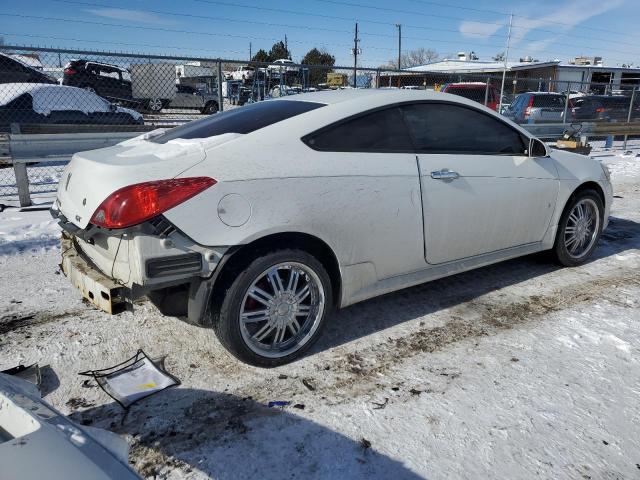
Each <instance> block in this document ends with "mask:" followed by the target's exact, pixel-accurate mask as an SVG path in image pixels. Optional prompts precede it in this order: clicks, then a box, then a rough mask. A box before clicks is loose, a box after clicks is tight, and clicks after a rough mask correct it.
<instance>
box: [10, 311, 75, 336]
mask: <svg viewBox="0 0 640 480" xmlns="http://www.w3.org/2000/svg"><path fill="white" fill-rule="evenodd" d="M83 312H84V311H83V310H71V311H67V312H63V313H49V312H34V313H12V314H8V315H3V316H2V317H0V335H4V334H6V333H9V332H13V331H15V330H19V329H21V328H29V327H33V326H35V325H42V324H44V323H52V322H57V321H59V320H63V319H65V318H67V317H76V316H81V315H82V313H83Z"/></svg>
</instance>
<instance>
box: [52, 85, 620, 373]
mask: <svg viewBox="0 0 640 480" xmlns="http://www.w3.org/2000/svg"><path fill="white" fill-rule="evenodd" d="M611 198H612V190H611V184H610V181H609V175H608V172H607V170H606V169H605V168H604V167H603V166H601V165H600V164H599V163H598V162H596V161H594V160H592V159H590V158H588V157H584V156H580V155H575V154H571V153H566V152H561V151H557V150H549V149H548V148H547V147H546V146H545V145H544V144H543V143H542V142H541V141H540V140H538V139H536V138H532V137H531V136H530V134H529V133H527V132H526V131H525V130H524V129H522V128H521V127H519V126H518V125H516V124H514V123H512V122H511V121H509V120H506V119H505V118H503V117H501V116H500V115H498V114H496V113H495V112H493V111H491V110H490V109H488V108H485V107H483V106H482V105H480V104H478V103H476V102H473V101H470V100H466V99H464V98H461V97H458V96H453V95H448V94H443V93H437V92H428V91H427V92H424V91H406V90H405V91H390V90H385V91H381V90H350V91H349V90H345V91H335V92H318V93H310V94H302V95H297V96H295V97H288V98H282V99H278V100H269V101H266V102H261V103H256V104H252V105H249V106H245V107H243V108H239V109H235V110H231V111H228V112H224V113H219V114H216V115H213V116H211V117H208V118H205V119H202V120H198V121H194V122H192V123H189V124H187V125H184V126H181V127H177V128H175V129H172V130H168V131H165V132H151V133H149V134H145V135H143V136H141V137H138V138H135V139H132V140H129V141H126V142H124V143H121V144H119V145H116V146H114V147H110V148H105V149H101V150H95V151H90V152H82V153H78V154H76V155H74V157H73V160H72V161H71V163H70V164H69V165H68V167H67V168H66V170H65V172H64V174H63V176H62V179H61V181H60V186H59V190H58V196H57V201H56V203H55V206H54V207H53V209H52V214H53V215H54V216H55V217H56V218H58V219H59V220H60V224H61V226H62V228H63V230H64V238H63V244H64V247H63V249H62V252H63V261H62V266H63V270H64V272H65V273H66V275H67V276H68V277H69V278H70V279H71V281H72V282H73V283H74V284H75V285H76V286H77V287H78V288H79V289H80V290H81V291H82V294H83V295H84V296H85V297H86V298H88V299H89V300H90V301H92V302H93V303H95V304H96V305H97V306H99V307H100V308H102V309H104V310H106V311H110V312H113V311H115V310H117V309H119V308H123V307H124V306H126V304H130V303H131V301H132V300H133V299H135V298H138V297H140V296H143V295H147V296H149V298H151V300H152V301H153V302H154V303H155V304H156V305H157V306H158V307H159V308H160V310H161V311H162V312H164V313H166V314H170V315H183V316H188V317H189V319H191V320H192V321H196V322H199V323H201V324H203V325H210V326H212V327H213V329H214V330H215V332H216V334H217V336H218V338H219V339H220V341H221V342H222V344H223V345H224V346H225V347H226V348H227V349H228V350H229V351H230V352H231V353H233V354H234V355H235V356H236V357H238V358H239V359H241V360H243V361H245V362H248V363H251V364H254V365H260V366H274V365H279V364H283V363H286V362H288V361H290V360H292V359H294V358H296V357H298V356H299V355H301V354H302V353H303V352H304V351H305V350H306V349H308V348H309V347H310V346H311V345H312V343H313V342H314V340H316V339H317V337H318V335H319V333H320V331H321V329H322V326H323V324H324V323H325V320H326V318H327V317H328V315H329V314H330V312H331V311H332V309H334V308H336V307H337V308H340V307H345V306H347V305H351V304H353V303H356V302H359V301H362V300H366V299H368V298H371V297H374V296H377V295H381V294H384V293H387V292H391V291H394V290H398V289H401V288H405V287H409V286H412V285H416V284H419V283H422V282H426V281H429V280H433V279H436V278H441V277H444V276H447V275H452V274H455V273H458V272H462V271H465V270H470V269H473V268H476V267H480V266H483V265H488V264H491V263H495V262H499V261H502V260H505V259H509V258H513V257H517V256H520V255H526V254H530V253H533V252H538V251H543V250H550V251H551V252H553V254H554V255H555V257H556V258H557V259H558V261H559V262H560V263H562V264H563V265H568V266H574V265H580V264H582V263H584V262H585V261H586V260H587V259H588V258H589V257H590V256H591V254H592V252H593V251H594V249H595V248H596V245H597V242H598V238H599V236H600V234H601V231H602V229H603V228H605V227H606V225H607V219H608V214H609V209H610V206H611Z"/></svg>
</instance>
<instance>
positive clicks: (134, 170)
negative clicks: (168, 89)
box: [56, 135, 205, 228]
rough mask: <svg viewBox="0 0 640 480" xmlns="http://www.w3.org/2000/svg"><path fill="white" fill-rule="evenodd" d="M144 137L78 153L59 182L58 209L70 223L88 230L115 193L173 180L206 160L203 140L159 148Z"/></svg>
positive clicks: (175, 143) (169, 144)
mask: <svg viewBox="0 0 640 480" xmlns="http://www.w3.org/2000/svg"><path fill="white" fill-rule="evenodd" d="M145 136H147V137H148V135H141V136H140V137H136V138H134V139H131V140H127V141H126V142H122V143H120V144H118V145H114V146H113V147H108V148H101V149H98V150H91V151H87V152H79V153H76V154H75V155H74V156H73V158H72V159H71V162H69V164H68V165H67V167H66V168H65V169H64V172H63V174H62V177H61V179H60V183H59V185H58V195H57V201H56V208H57V209H58V210H59V211H60V212H61V213H62V214H63V215H64V216H65V217H66V218H67V219H68V220H69V221H70V222H72V223H74V224H75V225H76V226H78V227H80V228H85V227H86V226H87V225H88V223H89V221H90V220H91V216H92V215H93V214H94V212H95V211H96V209H97V208H98V206H99V205H100V204H101V203H102V202H103V201H104V200H105V199H106V198H107V197H108V196H109V195H110V194H112V193H113V192H115V191H116V190H118V189H120V188H122V187H125V186H127V185H132V184H135V183H141V182H148V181H152V180H163V179H168V178H174V177H176V176H177V175H179V174H180V173H181V172H183V171H184V170H186V169H188V168H189V167H192V166H193V165H195V164H196V163H198V162H201V161H202V160H204V158H205V151H204V148H203V145H204V142H203V141H202V140H172V141H170V142H168V143H165V144H158V143H153V142H149V141H148V140H146V139H145V138H144V137H145Z"/></svg>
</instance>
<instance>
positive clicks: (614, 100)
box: [600, 97, 631, 108]
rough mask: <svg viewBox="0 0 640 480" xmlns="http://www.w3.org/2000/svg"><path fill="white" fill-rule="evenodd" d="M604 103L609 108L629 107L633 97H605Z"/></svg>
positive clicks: (602, 100) (602, 99)
mask: <svg viewBox="0 0 640 480" xmlns="http://www.w3.org/2000/svg"><path fill="white" fill-rule="evenodd" d="M600 101H601V102H602V104H603V105H604V106H605V107H608V108H629V104H630V103H631V99H630V98H628V97H603V98H601V99H600Z"/></svg>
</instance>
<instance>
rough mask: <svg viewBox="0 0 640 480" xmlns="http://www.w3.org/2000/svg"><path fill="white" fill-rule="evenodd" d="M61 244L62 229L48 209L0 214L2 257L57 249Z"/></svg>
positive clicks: (15, 210)
mask: <svg viewBox="0 0 640 480" xmlns="http://www.w3.org/2000/svg"><path fill="white" fill-rule="evenodd" d="M59 243H60V228H59V227H58V224H57V222H56V221H55V220H54V219H53V218H51V215H49V211H48V210H47V209H45V210H37V211H23V212H20V211H19V210H18V209H10V210H7V211H6V212H4V213H2V214H0V255H6V254H11V253H21V252H25V251H38V250H46V249H50V248H57V247H58V244H59Z"/></svg>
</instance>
